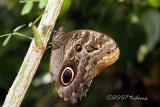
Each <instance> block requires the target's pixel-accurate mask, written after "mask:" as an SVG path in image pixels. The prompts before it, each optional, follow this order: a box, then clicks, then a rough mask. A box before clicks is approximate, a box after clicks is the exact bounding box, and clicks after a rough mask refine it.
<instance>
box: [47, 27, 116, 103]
mask: <svg viewBox="0 0 160 107" xmlns="http://www.w3.org/2000/svg"><path fill="white" fill-rule="evenodd" d="M52 41H53V43H52V51H51V57H50V73H51V77H52V81H54V82H55V84H56V88H57V90H58V94H59V96H60V97H62V98H64V100H65V101H69V102H71V103H76V102H77V99H81V98H82V97H83V96H84V95H86V92H87V91H88V89H89V87H90V84H91V82H92V79H93V78H94V77H95V76H96V75H97V74H98V73H99V72H100V71H101V70H102V69H104V68H106V67H107V66H109V65H111V64H112V63H114V62H115V61H116V60H117V59H118V57H119V48H118V46H117V44H116V43H115V41H114V40H113V39H112V38H110V37H109V36H107V35H106V34H104V33H101V32H97V31H93V30H76V31H72V32H69V33H65V32H63V31H60V32H58V33H57V34H56V35H55V37H53V40H52Z"/></svg>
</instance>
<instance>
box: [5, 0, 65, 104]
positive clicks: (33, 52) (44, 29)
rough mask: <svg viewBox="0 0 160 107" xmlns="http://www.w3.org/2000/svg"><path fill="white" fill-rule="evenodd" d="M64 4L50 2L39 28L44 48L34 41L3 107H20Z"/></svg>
mask: <svg viewBox="0 0 160 107" xmlns="http://www.w3.org/2000/svg"><path fill="white" fill-rule="evenodd" d="M62 4H63V0H48V3H47V6H46V9H45V12H44V14H43V16H42V19H41V21H40V24H39V26H38V31H39V34H40V35H41V40H42V42H43V48H38V47H37V46H36V44H35V42H34V40H32V42H31V44H30V47H29V49H28V52H27V54H26V56H25V58H24V61H23V63H22V66H21V68H20V70H19V72H18V75H17V77H16V79H15V80H14V82H13V84H12V86H11V88H10V89H9V92H8V94H7V96H6V99H5V102H4V104H3V107H19V106H20V104H21V102H22V100H23V98H24V96H25V94H26V91H27V89H28V87H29V85H30V83H31V81H32V79H33V76H34V74H35V72H36V70H37V68H38V65H39V63H40V60H41V58H42V56H43V53H44V51H45V48H46V46H47V42H48V40H49V38H50V34H51V31H50V29H53V27H54V25H55V22H56V19H57V17H58V14H59V12H60V8H61V6H62ZM37 49H38V50H37Z"/></svg>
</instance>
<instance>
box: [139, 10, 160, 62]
mask: <svg viewBox="0 0 160 107" xmlns="http://www.w3.org/2000/svg"><path fill="white" fill-rule="evenodd" d="M140 22H141V25H142V26H143V28H144V30H145V32H146V43H145V44H143V45H142V46H141V47H140V49H139V51H138V54H137V55H138V56H137V58H140V60H139V62H142V61H143V59H144V58H145V56H146V55H147V54H148V53H149V52H150V51H152V49H153V48H154V46H155V45H156V43H157V42H158V40H159V39H160V13H159V12H158V11H157V10H153V9H149V10H146V11H143V14H141V16H140ZM142 47H145V51H143V50H144V49H143V48H142Z"/></svg>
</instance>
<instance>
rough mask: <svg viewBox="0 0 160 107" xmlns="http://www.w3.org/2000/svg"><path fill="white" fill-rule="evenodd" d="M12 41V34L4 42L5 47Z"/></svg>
mask: <svg viewBox="0 0 160 107" xmlns="http://www.w3.org/2000/svg"><path fill="white" fill-rule="evenodd" d="M10 39H11V34H10V35H8V37H7V38H6V39H5V40H4V42H3V46H6V45H7V43H8V42H9V40H10Z"/></svg>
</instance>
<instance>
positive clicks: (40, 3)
mask: <svg viewBox="0 0 160 107" xmlns="http://www.w3.org/2000/svg"><path fill="white" fill-rule="evenodd" d="M47 1H48V0H40V2H39V8H40V9H43V8H44V7H45V6H46V4H47Z"/></svg>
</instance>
